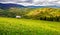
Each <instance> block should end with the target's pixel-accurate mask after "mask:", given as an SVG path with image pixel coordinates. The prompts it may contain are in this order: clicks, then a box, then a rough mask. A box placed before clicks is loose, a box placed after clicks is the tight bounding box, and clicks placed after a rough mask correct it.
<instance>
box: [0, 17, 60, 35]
mask: <svg viewBox="0 0 60 35" xmlns="http://www.w3.org/2000/svg"><path fill="white" fill-rule="evenodd" d="M0 35H60V22H54V21H43V20H32V19H16V18H7V17H0Z"/></svg>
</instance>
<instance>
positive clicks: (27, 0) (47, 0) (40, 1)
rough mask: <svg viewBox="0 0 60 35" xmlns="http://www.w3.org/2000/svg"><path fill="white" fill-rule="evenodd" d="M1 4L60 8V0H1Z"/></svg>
mask: <svg viewBox="0 0 60 35" xmlns="http://www.w3.org/2000/svg"><path fill="white" fill-rule="evenodd" d="M0 3H15V4H21V5H24V6H31V5H32V6H53V5H56V6H60V0H0Z"/></svg>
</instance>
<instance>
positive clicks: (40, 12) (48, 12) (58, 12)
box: [0, 8, 60, 21]
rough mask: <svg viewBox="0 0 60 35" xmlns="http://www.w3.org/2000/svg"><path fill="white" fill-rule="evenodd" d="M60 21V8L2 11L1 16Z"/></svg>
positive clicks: (0, 10) (0, 11) (10, 9)
mask: <svg viewBox="0 0 60 35" xmlns="http://www.w3.org/2000/svg"><path fill="white" fill-rule="evenodd" d="M16 15H19V16H22V17H23V18H30V19H38V20H49V21H60V8H9V9H5V10H4V9H0V16H5V17H15V16H16Z"/></svg>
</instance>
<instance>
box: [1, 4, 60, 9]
mask: <svg viewBox="0 0 60 35" xmlns="http://www.w3.org/2000/svg"><path fill="white" fill-rule="evenodd" d="M10 7H18V8H44V7H50V8H60V6H24V5H20V4H14V3H7V4H3V3H0V8H2V9H8V8H10Z"/></svg>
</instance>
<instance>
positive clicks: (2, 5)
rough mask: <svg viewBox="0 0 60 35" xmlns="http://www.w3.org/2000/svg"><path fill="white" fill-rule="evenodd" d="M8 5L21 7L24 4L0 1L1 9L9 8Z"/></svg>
mask: <svg viewBox="0 0 60 35" xmlns="http://www.w3.org/2000/svg"><path fill="white" fill-rule="evenodd" d="M10 7H19V8H23V7H24V6H23V5H18V4H12V3H8V4H3V3H0V8H2V9H7V8H10Z"/></svg>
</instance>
